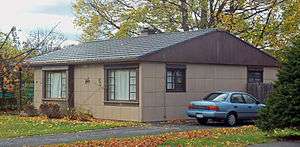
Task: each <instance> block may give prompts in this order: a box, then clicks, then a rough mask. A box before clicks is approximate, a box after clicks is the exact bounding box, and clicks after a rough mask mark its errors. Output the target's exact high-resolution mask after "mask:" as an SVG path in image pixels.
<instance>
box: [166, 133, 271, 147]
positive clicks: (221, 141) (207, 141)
mask: <svg viewBox="0 0 300 147" xmlns="http://www.w3.org/2000/svg"><path fill="white" fill-rule="evenodd" d="M271 140H272V139H271V138H269V137H267V136H266V135H265V134H264V133H262V132H260V131H258V132H253V133H250V134H243V135H239V134H237V135H220V136H218V137H212V138H194V139H177V140H172V141H166V142H165V143H164V144H163V145H162V146H174V147H177V146H180V145H181V146H217V147H219V146H220V147H222V146H246V145H249V144H260V143H265V142H270V141H271Z"/></svg>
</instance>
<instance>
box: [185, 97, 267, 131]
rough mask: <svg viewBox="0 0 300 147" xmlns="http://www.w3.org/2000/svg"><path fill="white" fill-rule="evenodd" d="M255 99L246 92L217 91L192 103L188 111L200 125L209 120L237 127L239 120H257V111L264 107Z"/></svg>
mask: <svg viewBox="0 0 300 147" xmlns="http://www.w3.org/2000/svg"><path fill="white" fill-rule="evenodd" d="M264 106H265V105H264V104H261V103H260V102H259V101H258V100H257V99H256V98H255V97H253V96H252V95H250V94H248V93H245V92H237V91H217V92H213V93H210V94H209V95H208V96H206V97H205V98H204V99H203V100H201V101H192V102H190V104H189V106H188V110H187V111H186V113H187V115H188V116H189V117H192V118H196V119H197V121H198V122H199V123H200V124H206V123H207V120H208V119H213V120H224V122H225V123H226V124H227V125H229V126H235V125H236V124H237V122H238V120H253V119H256V116H257V111H258V110H259V109H260V108H262V107H264Z"/></svg>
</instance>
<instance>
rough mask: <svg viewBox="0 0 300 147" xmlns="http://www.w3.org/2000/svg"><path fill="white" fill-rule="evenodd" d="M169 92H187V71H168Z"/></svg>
mask: <svg viewBox="0 0 300 147" xmlns="http://www.w3.org/2000/svg"><path fill="white" fill-rule="evenodd" d="M166 83H167V90H170V91H174V92H176V91H180V92H182V91H185V69H173V68H172V69H167V79H166Z"/></svg>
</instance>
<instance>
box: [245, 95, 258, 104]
mask: <svg viewBox="0 0 300 147" xmlns="http://www.w3.org/2000/svg"><path fill="white" fill-rule="evenodd" d="M243 96H244V99H245V101H246V103H247V104H254V103H256V101H255V100H254V99H253V98H252V97H251V96H249V95H243Z"/></svg>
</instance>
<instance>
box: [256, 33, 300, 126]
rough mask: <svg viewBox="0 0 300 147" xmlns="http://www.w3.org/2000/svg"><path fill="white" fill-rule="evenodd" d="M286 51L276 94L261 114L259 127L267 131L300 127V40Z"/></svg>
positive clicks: (258, 122)
mask: <svg viewBox="0 0 300 147" xmlns="http://www.w3.org/2000/svg"><path fill="white" fill-rule="evenodd" d="M285 51H286V52H285V53H284V56H285V57H284V60H283V61H282V65H281V66H282V67H281V69H280V70H279V73H278V75H277V76H278V81H276V82H275V85H274V88H275V89H274V92H273V93H272V94H271V96H270V97H269V98H268V99H267V101H266V107H265V108H263V109H262V110H261V111H260V112H259V116H258V120H257V126H258V127H259V128H261V129H262V130H265V131H268V130H269V131H270V130H273V129H275V128H294V127H296V128H298V129H299V127H300V38H299V39H298V40H296V41H295V42H293V43H292V45H291V46H290V47H288V48H287V49H286V50H285Z"/></svg>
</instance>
